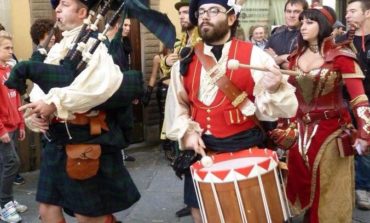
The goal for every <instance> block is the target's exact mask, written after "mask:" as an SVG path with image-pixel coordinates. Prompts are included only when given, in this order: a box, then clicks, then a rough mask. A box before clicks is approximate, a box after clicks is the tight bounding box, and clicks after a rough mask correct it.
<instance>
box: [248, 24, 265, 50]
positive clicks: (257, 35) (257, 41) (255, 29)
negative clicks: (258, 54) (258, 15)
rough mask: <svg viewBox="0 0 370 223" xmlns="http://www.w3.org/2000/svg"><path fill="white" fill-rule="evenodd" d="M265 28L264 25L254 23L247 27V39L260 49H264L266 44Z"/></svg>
mask: <svg viewBox="0 0 370 223" xmlns="http://www.w3.org/2000/svg"><path fill="white" fill-rule="evenodd" d="M266 37H267V30H266V26H263V25H255V26H251V28H250V29H249V39H250V40H251V42H252V43H253V44H254V45H256V46H258V47H259V48H261V49H265V47H266V44H267V39H266Z"/></svg>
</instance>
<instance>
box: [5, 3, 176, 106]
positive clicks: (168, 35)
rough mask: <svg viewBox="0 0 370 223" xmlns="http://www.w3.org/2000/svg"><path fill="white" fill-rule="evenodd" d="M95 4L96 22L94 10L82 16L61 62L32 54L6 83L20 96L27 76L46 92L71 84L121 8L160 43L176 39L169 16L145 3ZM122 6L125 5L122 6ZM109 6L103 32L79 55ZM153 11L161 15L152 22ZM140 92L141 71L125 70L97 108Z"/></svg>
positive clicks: (127, 101) (124, 101) (124, 103)
mask: <svg viewBox="0 0 370 223" xmlns="http://www.w3.org/2000/svg"><path fill="white" fill-rule="evenodd" d="M117 6H118V8H117ZM96 7H97V8H98V7H100V10H99V14H98V16H96V18H97V19H96V21H95V22H94V24H91V22H90V20H91V17H92V16H94V14H95V13H94V12H93V11H92V10H90V12H89V17H88V18H87V19H85V21H84V25H83V27H82V29H81V31H80V33H79V35H78V37H77V38H76V40H75V41H74V43H73V44H72V45H71V46H72V47H71V48H70V49H69V51H68V53H67V55H66V57H65V58H64V59H63V60H62V61H61V63H60V64H61V65H52V64H45V63H43V62H42V61H43V59H44V58H45V56H43V55H40V54H41V53H37V52H36V53H34V54H33V55H32V57H31V59H30V60H29V61H22V62H20V63H18V64H17V65H16V66H15V67H14V68H13V69H12V71H11V74H10V76H9V78H8V80H7V81H6V82H5V85H6V86H7V87H9V88H12V89H16V90H17V91H18V92H20V94H21V95H23V94H25V93H26V91H27V84H26V80H27V79H29V80H31V81H32V82H34V83H36V84H37V85H38V86H39V87H40V88H41V89H42V90H43V91H44V92H45V93H48V92H49V90H50V89H51V88H55V87H65V86H68V85H70V84H71V83H72V82H73V81H74V79H75V78H76V77H77V76H78V75H79V74H80V73H81V72H82V71H83V70H84V69H85V68H86V66H88V63H89V59H90V58H91V56H92V55H93V53H94V52H95V50H96V49H97V47H98V46H99V44H100V43H101V42H102V41H105V40H106V36H105V34H106V32H107V31H108V30H109V29H110V28H111V27H112V25H113V24H114V23H115V22H116V21H117V19H118V18H119V14H120V13H121V11H122V10H127V11H129V12H130V11H132V12H131V13H130V14H131V15H132V17H136V18H137V19H138V20H139V21H140V22H142V23H143V24H144V25H145V26H146V27H147V28H148V29H149V30H150V31H152V32H153V33H154V34H155V35H156V36H157V37H158V38H159V39H160V40H161V41H162V42H164V43H165V45H171V44H172V45H173V43H174V41H175V29H174V27H173V25H172V23H171V22H170V20H169V19H168V17H167V16H165V15H164V14H162V13H159V12H157V11H154V10H151V9H148V8H147V7H146V6H144V5H143V4H141V3H140V2H138V0H125V1H122V0H109V1H103V0H101V1H100V2H99V4H97V6H96ZM124 7H126V8H125V9H124ZM112 8H115V9H116V11H115V13H114V15H113V16H112V18H111V19H110V21H109V22H108V23H107V25H106V26H105V29H104V31H103V32H102V33H99V34H98V35H97V39H96V41H95V43H94V44H93V46H92V47H91V48H90V49H89V51H88V53H87V54H86V53H84V55H83V57H82V52H83V51H84V48H85V47H86V43H87V41H88V40H89V38H90V37H92V36H93V35H94V33H96V30H97V25H98V23H99V20H100V19H101V18H103V17H104V16H105V15H106V13H107V12H108V10H109V9H112ZM150 13H152V14H150ZM141 14H145V15H141ZM153 14H154V15H155V16H157V17H158V18H160V19H159V20H157V22H154V23H153V21H151V20H152V18H153V17H151V18H150V16H153ZM148 16H149V17H148ZM163 27H166V28H165V29H166V32H162V31H163V30H164V28H163ZM153 29H154V31H153ZM51 34H52V33H51ZM95 35H96V34H95ZM38 52H40V51H38ZM142 94H143V77H142V73H141V72H140V71H136V70H129V71H124V78H123V81H122V83H121V85H120V87H119V89H118V90H117V91H116V92H115V93H114V94H113V95H112V96H111V97H110V98H109V99H108V100H107V101H106V102H104V103H103V104H101V105H99V106H98V107H97V108H98V109H110V108H117V107H124V106H127V105H128V104H130V103H131V102H132V100H134V99H137V98H141V96H142Z"/></svg>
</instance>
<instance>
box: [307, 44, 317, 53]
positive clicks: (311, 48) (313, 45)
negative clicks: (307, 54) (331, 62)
mask: <svg viewBox="0 0 370 223" xmlns="http://www.w3.org/2000/svg"><path fill="white" fill-rule="evenodd" d="M308 48H309V49H310V50H311V51H312V52H313V53H317V52H319V45H317V44H312V45H309V46H308Z"/></svg>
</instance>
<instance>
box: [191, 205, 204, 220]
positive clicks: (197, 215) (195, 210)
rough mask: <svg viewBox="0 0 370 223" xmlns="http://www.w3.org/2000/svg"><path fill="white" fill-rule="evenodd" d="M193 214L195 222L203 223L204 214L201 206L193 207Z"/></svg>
mask: <svg viewBox="0 0 370 223" xmlns="http://www.w3.org/2000/svg"><path fill="white" fill-rule="evenodd" d="M191 216H192V217H193V221H194V223H202V222H203V221H202V216H201V214H200V210H199V208H193V207H192V208H191Z"/></svg>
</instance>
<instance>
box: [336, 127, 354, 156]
mask: <svg viewBox="0 0 370 223" xmlns="http://www.w3.org/2000/svg"><path fill="white" fill-rule="evenodd" d="M342 130H343V131H342V133H341V134H340V135H338V136H337V137H336V141H337V146H338V150H339V156H340V157H347V156H353V155H354V154H355V149H354V148H353V144H354V142H355V139H356V129H354V128H353V127H349V128H346V127H345V128H343V129H342Z"/></svg>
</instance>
